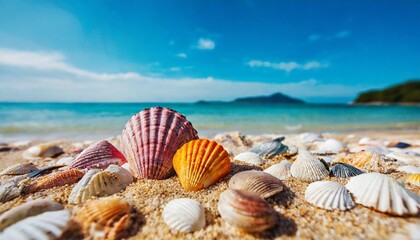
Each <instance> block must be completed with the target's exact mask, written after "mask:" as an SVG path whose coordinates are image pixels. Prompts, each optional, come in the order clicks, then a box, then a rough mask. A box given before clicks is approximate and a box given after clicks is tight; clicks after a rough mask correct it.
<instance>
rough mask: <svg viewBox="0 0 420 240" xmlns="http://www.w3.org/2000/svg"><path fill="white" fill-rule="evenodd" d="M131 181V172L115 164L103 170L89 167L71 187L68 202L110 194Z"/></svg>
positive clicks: (123, 187) (78, 201)
mask: <svg viewBox="0 0 420 240" xmlns="http://www.w3.org/2000/svg"><path fill="white" fill-rule="evenodd" d="M132 182H133V176H132V175H131V173H130V172H129V171H128V170H126V169H124V168H122V167H119V166H117V165H109V166H108V168H107V169H105V170H104V171H100V170H98V169H91V170H89V171H88V172H87V173H86V174H85V175H84V176H83V178H82V179H81V180H80V181H79V182H78V183H77V184H76V186H74V188H73V189H72V191H71V193H70V196H69V203H73V204H78V203H82V202H85V201H86V200H88V199H90V198H91V197H93V196H98V197H103V196H108V195H111V194H114V193H116V192H119V191H121V190H123V189H125V187H127V186H128V185H129V184H130V183H132Z"/></svg>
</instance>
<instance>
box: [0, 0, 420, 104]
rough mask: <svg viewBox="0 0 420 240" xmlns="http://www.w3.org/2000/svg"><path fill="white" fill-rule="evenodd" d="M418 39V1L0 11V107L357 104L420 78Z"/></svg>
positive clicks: (47, 4) (139, 4)
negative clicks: (367, 94) (270, 99)
mask: <svg viewBox="0 0 420 240" xmlns="http://www.w3.org/2000/svg"><path fill="white" fill-rule="evenodd" d="M419 29H420V2H419V1H415V0H406V1H251V0H248V1H239V0H238V1H235V0H232V1H156V0H155V1H125V2H124V4H122V3H121V1H3V0H0V83H1V85H2V86H3V87H1V88H0V101H119V102H121V101H123V102H124V101H130V102H132V101H155V102H156V101H163V102H168V101H169V102H170V101H177V102H178V101H181V102H184V101H196V100H199V99H208V100H230V99H233V98H236V97H240V96H252V95H266V94H270V93H273V92H277V91H281V92H283V93H286V94H289V95H291V96H294V97H298V98H301V99H304V100H307V101H310V102H348V101H351V100H352V99H354V97H355V96H356V94H357V93H358V92H360V91H362V90H366V89H371V88H382V87H385V86H388V85H392V84H395V83H398V82H401V81H404V80H407V79H412V78H416V77H417V78H418V77H420V31H419Z"/></svg>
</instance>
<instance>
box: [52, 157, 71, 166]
mask: <svg viewBox="0 0 420 240" xmlns="http://www.w3.org/2000/svg"><path fill="white" fill-rule="evenodd" d="M73 160H74V158H73V157H63V158H60V159H59V160H58V161H57V162H56V163H55V164H57V165H66V166H67V165H70V164H71V162H73Z"/></svg>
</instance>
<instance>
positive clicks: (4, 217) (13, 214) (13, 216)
mask: <svg viewBox="0 0 420 240" xmlns="http://www.w3.org/2000/svg"><path fill="white" fill-rule="evenodd" d="M63 208H64V207H63V205H61V204H60V203H58V202H56V201H53V200H49V199H37V200H32V201H29V202H26V203H24V204H22V205H20V206H17V207H14V208H12V209H10V210H8V211H6V212H4V213H3V214H1V215H0V231H2V230H3V229H5V228H6V227H8V226H10V225H12V224H14V223H16V222H18V221H20V220H22V219H25V218H27V217H31V216H35V215H38V214H41V213H43V212H48V211H57V210H62V209H63Z"/></svg>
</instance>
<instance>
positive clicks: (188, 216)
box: [162, 198, 206, 232]
mask: <svg viewBox="0 0 420 240" xmlns="http://www.w3.org/2000/svg"><path fill="white" fill-rule="evenodd" d="M162 215H163V220H164V221H165V223H166V224H167V225H168V226H169V228H170V229H172V230H174V231H177V232H194V231H197V230H200V229H202V228H204V226H205V225H206V218H205V214H204V208H203V206H201V204H200V203H199V202H197V201H195V200H192V199H189V198H179V199H175V200H172V201H170V202H169V203H168V204H167V205H166V206H165V208H164V209H163V213H162Z"/></svg>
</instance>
